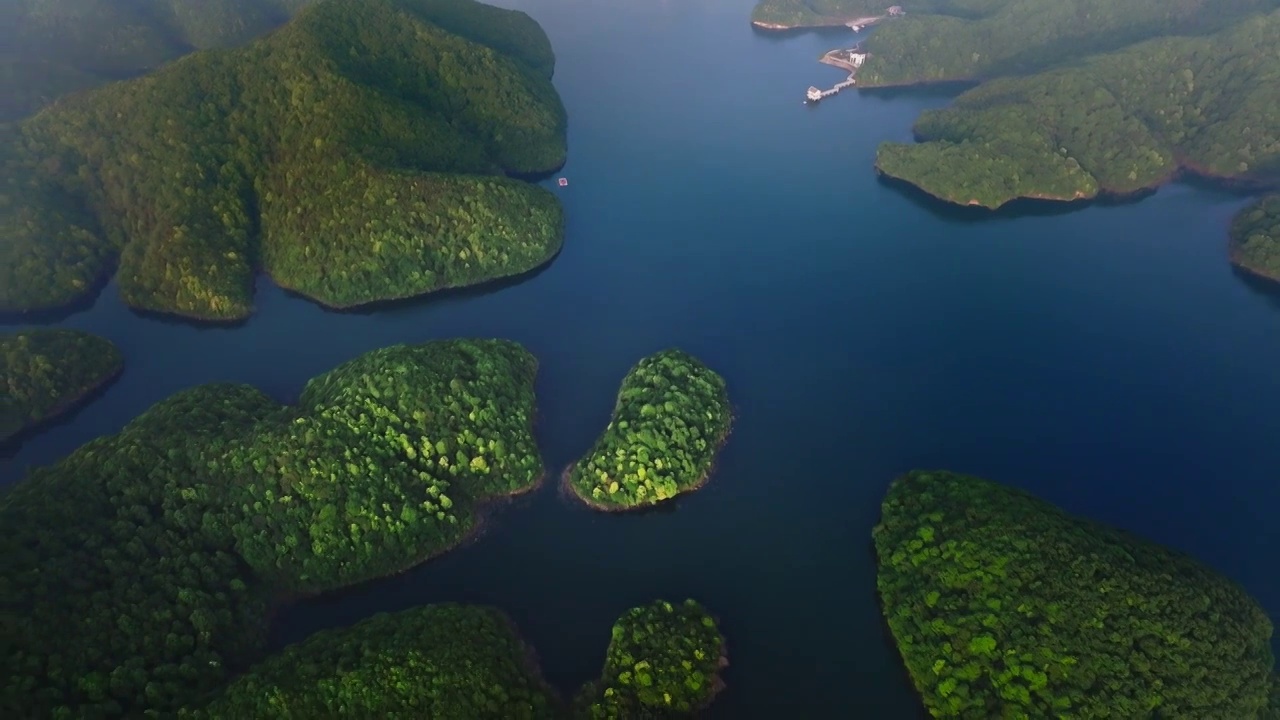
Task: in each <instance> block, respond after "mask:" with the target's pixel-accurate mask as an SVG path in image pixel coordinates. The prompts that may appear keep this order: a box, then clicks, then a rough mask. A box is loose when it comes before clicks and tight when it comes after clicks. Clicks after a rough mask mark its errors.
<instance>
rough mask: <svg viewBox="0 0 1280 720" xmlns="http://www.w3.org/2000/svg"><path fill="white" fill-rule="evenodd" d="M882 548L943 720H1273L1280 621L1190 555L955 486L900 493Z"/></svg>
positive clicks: (932, 702) (878, 539)
mask: <svg viewBox="0 0 1280 720" xmlns="http://www.w3.org/2000/svg"><path fill="white" fill-rule="evenodd" d="M873 537H874V541H875V550H876V556H877V558H878V560H879V570H878V574H877V579H876V583H877V587H878V588H879V593H880V598H881V601H882V605H883V609H884V614H885V618H886V619H887V620H888V624H889V628H890V630H891V631H892V633H893V638H894V640H895V641H896V642H897V645H898V649H899V651H900V652H901V654H902V659H903V661H904V662H905V663H906V667H907V671H908V672H909V674H910V676H911V679H912V682H913V683H914V684H915V687H916V689H917V690H918V691H919V692H920V693H921V695H922V696H923V699H924V704H925V707H926V708H927V709H928V710H929V712H930V714H932V716H933V717H939V718H975V719H976V718H983V719H985V718H991V717H1027V718H1048V717H1058V716H1060V715H1064V714H1067V715H1070V716H1072V717H1125V718H1151V717H1170V718H1173V717H1186V718H1209V717H1214V718H1259V717H1265V716H1264V715H1262V713H1263V712H1265V709H1266V707H1267V705H1268V703H1269V697H1271V695H1270V694H1271V693H1272V692H1274V690H1273V674H1272V669H1273V664H1274V663H1273V658H1272V654H1271V647H1270V642H1271V636H1272V623H1271V620H1270V619H1269V618H1268V617H1267V616H1266V614H1265V613H1264V612H1263V611H1262V609H1261V608H1260V607H1259V605H1258V604H1257V602H1255V601H1254V600H1253V599H1252V598H1251V597H1249V596H1248V595H1247V594H1246V593H1245V592H1244V591H1243V590H1242V589H1241V588H1240V587H1239V586H1237V585H1236V584H1234V583H1232V582H1231V581H1229V580H1227V579H1225V578H1223V577H1222V576H1220V575H1218V574H1216V573H1214V572H1213V571H1212V570H1210V569H1209V568H1206V567H1205V566H1203V565H1201V564H1200V563H1199V562H1197V561H1196V560H1194V559H1192V558H1190V557H1188V556H1186V555H1183V554H1181V553H1177V552H1174V551H1172V550H1169V549H1167V548H1164V547H1161V546H1158V545H1155V544H1153V543H1150V542H1146V541H1144V540H1142V539H1139V538H1137V537H1134V536H1133V535H1130V534H1128V533H1125V532H1122V531H1120V530H1116V529H1113V528H1110V527H1107V526H1103V525H1099V524H1097V523H1093V522H1090V521H1088V520H1084V519H1081V518H1076V517H1072V516H1071V515H1068V514H1067V513H1065V512H1063V511H1061V510H1059V509H1057V508H1055V507H1053V506H1052V505H1050V504H1048V503H1046V502H1044V501H1041V500H1038V499H1036V498H1035V497H1033V496H1031V495H1029V494H1027V493H1025V492H1022V491H1019V490H1016V489H1013V488H1008V487H1003V486H1001V485H997V484H995V483H991V482H988V481H985V480H980V479H978V478H973V477H967V476H963V475H956V474H952V473H947V472H914V473H911V474H908V475H906V476H904V477H901V478H898V479H897V480H895V481H894V482H893V484H892V485H891V486H890V488H889V491H888V494H887V496H886V498H885V500H884V504H883V506H882V517H881V520H880V524H879V525H877V526H876V528H875V530H874V534H873Z"/></svg>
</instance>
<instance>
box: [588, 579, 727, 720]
mask: <svg viewBox="0 0 1280 720" xmlns="http://www.w3.org/2000/svg"><path fill="white" fill-rule="evenodd" d="M728 664H729V659H728V656H727V651H726V649H725V639H724V636H723V635H722V634H721V633H720V629H719V627H718V626H717V624H716V621H715V618H713V617H711V615H710V614H708V613H707V611H706V610H705V609H704V608H703V607H702V606H701V605H699V604H698V603H697V602H696V601H694V600H685V601H684V602H683V603H680V604H678V605H677V604H673V603H669V602H666V601H663V600H659V601H656V602H654V603H651V604H649V605H645V606H643V607H637V608H632V609H631V610H628V611H627V612H626V613H624V614H623V616H622V617H621V618H619V619H618V622H616V623H615V624H614V626H613V639H612V640H610V642H609V650H608V652H607V653H606V655H605V662H604V670H603V671H602V673H601V676H600V679H599V680H597V681H595V682H592V683H589V684H587V685H586V686H585V687H584V688H583V689H582V691H581V692H580V693H579V694H578V696H577V697H576V698H575V700H574V717H576V718H582V719H583V720H630V719H631V718H649V717H655V718H657V717H662V718H666V717H673V718H674V717H689V716H691V715H693V714H694V713H696V712H697V711H699V710H701V709H703V708H705V707H707V706H708V705H710V704H711V702H712V700H714V699H715V696H716V694H717V693H719V692H720V691H721V690H723V689H724V683H723V681H721V679H720V676H719V673H720V671H721V670H722V669H723V668H724V667H725V666H727V665H728Z"/></svg>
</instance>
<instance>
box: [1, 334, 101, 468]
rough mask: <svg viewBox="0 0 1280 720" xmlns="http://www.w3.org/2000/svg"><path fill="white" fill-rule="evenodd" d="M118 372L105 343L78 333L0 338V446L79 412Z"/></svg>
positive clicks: (21, 335) (4, 335) (94, 337)
mask: <svg viewBox="0 0 1280 720" xmlns="http://www.w3.org/2000/svg"><path fill="white" fill-rule="evenodd" d="M122 370H124V356H123V355H122V354H121V353H120V349H119V348H117V347H116V346H115V344H114V343H112V342H111V341H110V340H107V339H105V338H101V337H98V336H97V335H91V334H89V333H86V332H81V331H79V330H63V329H40V330H24V331H21V332H15V333H7V334H3V335H0V443H4V442H5V441H7V440H9V439H11V438H13V437H15V436H17V435H18V434H19V433H21V432H23V431H24V430H28V429H30V428H33V427H35V426H37V425H39V424H41V423H44V422H47V421H49V420H52V419H54V418H56V417H58V416H59V415H62V414H63V413H65V412H68V411H70V410H72V409H74V408H76V407H79V406H80V405H82V404H83V403H84V401H85V400H87V399H88V398H89V397H90V396H92V395H94V394H95V393H96V392H97V391H98V390H99V389H101V388H103V387H105V386H106V385H108V384H109V383H111V381H113V380H115V379H116V377H117V376H119V375H120V372H121V371H122Z"/></svg>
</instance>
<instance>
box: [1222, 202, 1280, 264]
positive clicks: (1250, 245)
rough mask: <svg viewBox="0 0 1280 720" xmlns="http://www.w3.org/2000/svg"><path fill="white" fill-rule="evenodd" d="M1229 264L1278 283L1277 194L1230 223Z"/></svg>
mask: <svg viewBox="0 0 1280 720" xmlns="http://www.w3.org/2000/svg"><path fill="white" fill-rule="evenodd" d="M1231 262H1233V263H1235V264H1236V265H1237V266H1238V267H1240V268H1243V269H1245V270H1247V271H1249V272H1251V273H1253V274H1254V275H1258V276H1260V277H1265V278H1269V279H1271V280H1280V195H1268V196H1267V197H1264V198H1262V199H1260V200H1258V201H1257V202H1256V203H1254V204H1252V205H1250V206H1249V207H1247V208H1245V209H1244V210H1241V211H1240V213H1239V214H1238V215H1236V217H1235V219H1234V220H1232V222H1231Z"/></svg>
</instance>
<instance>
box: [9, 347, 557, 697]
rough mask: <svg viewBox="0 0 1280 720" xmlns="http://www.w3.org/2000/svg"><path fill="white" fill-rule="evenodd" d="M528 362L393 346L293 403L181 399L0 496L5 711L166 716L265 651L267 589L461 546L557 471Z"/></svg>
mask: <svg viewBox="0 0 1280 720" xmlns="http://www.w3.org/2000/svg"><path fill="white" fill-rule="evenodd" d="M535 368H536V363H535V361H534V359H533V357H532V356H531V355H530V354H529V353H528V352H527V351H525V350H524V349H523V348H521V347H520V346H519V345H516V344H515V343H511V342H507V341H499V340H455V341H440V342H431V343H425V344H422V345H412V346H395V347H390V348H385V349H382V350H377V351H374V352H371V353H367V354H365V355H363V356H361V357H359V358H356V359H355V360H352V361H351V362H348V363H346V364H344V365H342V366H340V367H338V368H336V369H335V370H333V371H330V372H329V373H326V374H324V375H321V376H319V377H317V378H315V379H313V380H312V381H311V382H310V383H309V384H308V385H307V387H306V389H305V390H304V391H303V393H302V397H301V399H300V400H299V402H298V404H297V405H296V406H281V405H279V404H277V403H276V402H274V401H272V400H271V399H270V398H268V397H266V396H265V395H263V394H262V393H260V392H258V391H257V390H255V389H253V388H251V387H248V386H244V385H205V386H200V387H197V388H193V389H191V390H187V391H184V392H181V393H178V394H176V395H174V396H172V397H170V398H169V399H167V400H165V401H163V402H161V403H159V404H157V405H155V406H153V407H152V408H151V409H150V410H148V411H147V412H145V413H143V414H142V415H141V416H139V417H138V418H137V419H135V420H134V421H133V422H131V423H130V424H129V425H128V426H126V427H125V428H124V430H122V431H121V432H120V433H119V434H117V435H112V436H107V437H103V438H99V439H97V440H94V441H92V442H90V443H88V444H86V445H84V446H83V447H81V448H80V449H78V450H77V451H75V452H74V453H72V454H71V455H70V456H69V457H67V458H66V459H64V460H62V461H61V462H59V463H57V464H55V465H53V466H51V467H47V468H42V469H37V470H35V471H33V472H32V473H31V474H30V476H29V477H28V478H27V479H26V480H24V481H22V482H20V483H18V484H16V485H15V486H13V487H12V488H11V489H9V490H8V491H7V492H6V493H5V494H4V495H3V496H0V524H2V525H3V527H4V528H5V532H4V533H2V534H0V562H2V563H3V566H2V567H0V576H2V577H3V578H4V579H5V582H4V583H0V626H2V627H4V628H5V629H6V631H7V632H6V638H7V639H11V643H10V644H9V646H8V647H7V648H6V651H5V653H4V654H3V655H0V678H3V680H0V716H2V717H14V718H17V717H54V718H64V717H65V718H72V717H116V716H122V715H131V716H136V715H139V714H141V713H143V712H144V711H148V710H150V711H155V712H160V713H165V712H169V711H172V710H174V709H176V708H178V707H180V706H183V705H186V704H187V703H189V702H191V701H192V699H193V698H194V697H197V696H199V695H200V694H201V693H204V692H207V691H209V690H211V689H212V688H214V687H215V686H216V685H218V684H219V683H220V682H221V681H222V680H223V679H224V678H225V677H226V674H227V672H228V670H229V668H234V667H240V666H243V665H244V664H245V663H247V662H250V661H252V660H254V659H256V658H257V656H258V655H259V654H260V652H261V638H262V634H263V623H264V622H265V612H266V607H267V603H268V602H269V601H270V600H272V599H273V598H274V599H279V598H289V597H296V596H298V595H304V594H310V593H317V592H323V591H326V590H331V589H335V588H339V587H343V586H346V585H350V584H352V583H356V582H360V581H363V580H367V579H369V578H372V577H376V576H380V575H385V574H389V573H394V572H398V571H400V570H404V569H406V568H408V567H410V566H412V565H414V564H416V563H419V562H421V561H423V560H425V559H427V558H429V557H431V556H434V555H437V554H439V553H441V552H444V551H445V550H447V549H449V548H450V547H453V546H454V545H456V544H457V543H458V542H459V541H460V540H461V539H462V538H463V537H464V536H465V535H466V534H467V532H468V531H469V530H470V529H471V528H473V527H474V525H475V521H476V511H477V509H478V508H479V506H480V505H481V504H482V503H483V502H484V501H485V500H487V499H489V498H493V497H496V496H500V495H507V494H512V493H516V492H521V491H524V490H528V489H531V488H532V487H534V485H535V484H536V482H537V480H538V479H539V478H540V477H541V475H542V463H541V460H540V458H539V457H538V453H537V448H536V446H535V444H534V439H533V436H532V428H531V426H532V418H533V401H534V398H533V378H534V373H535ZM49 628H58V629H59V630H58V632H54V633H51V632H49Z"/></svg>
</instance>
